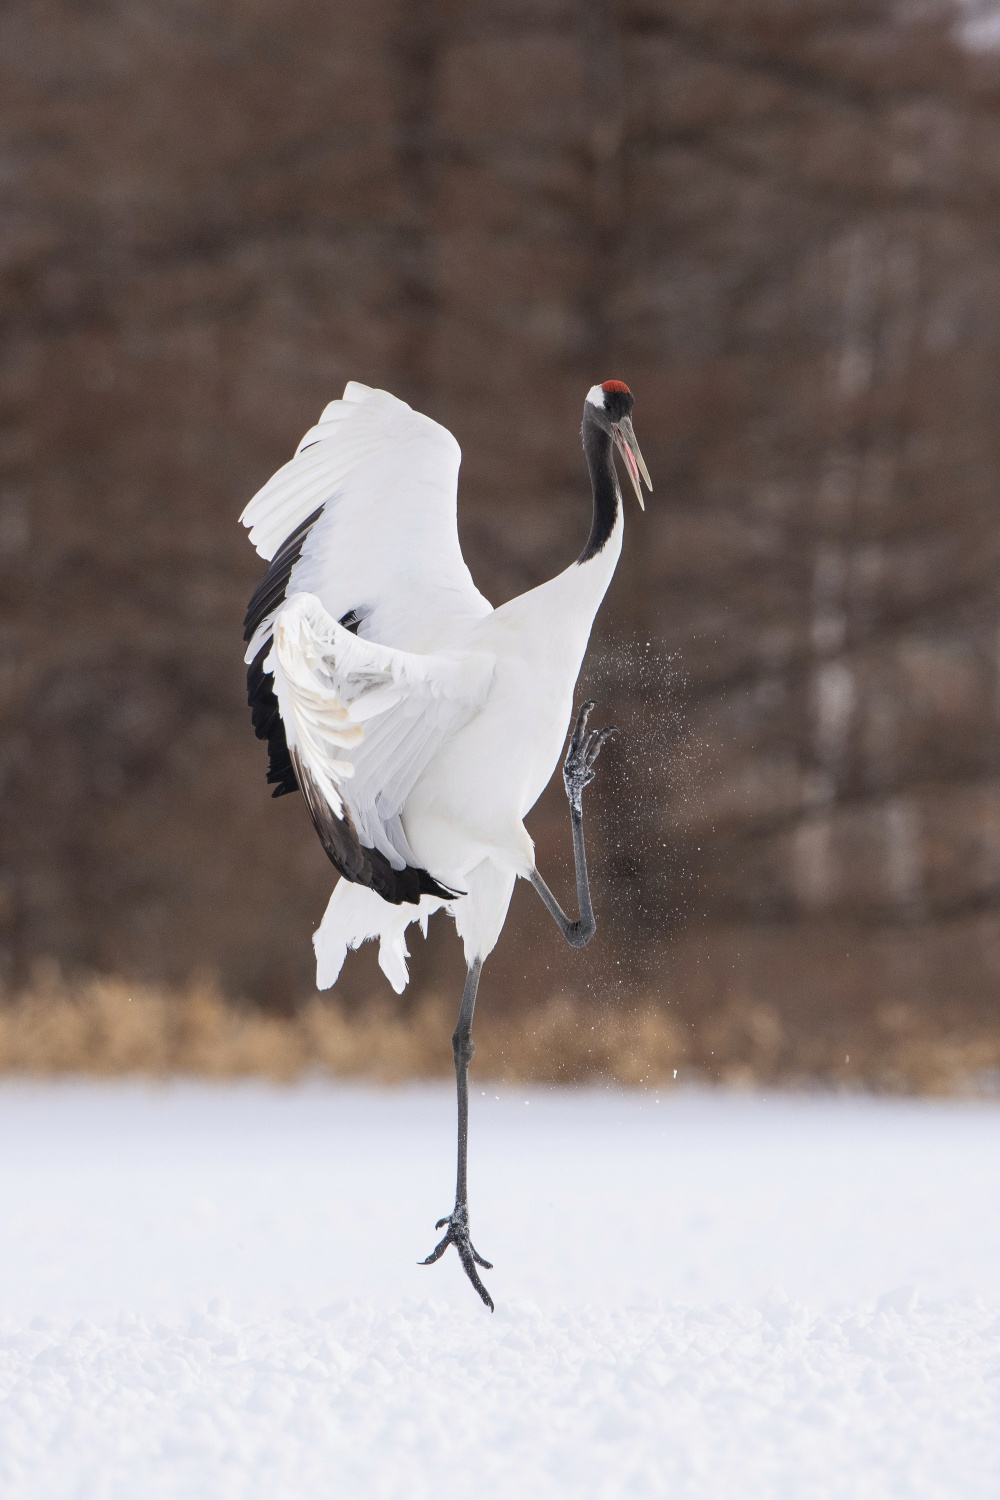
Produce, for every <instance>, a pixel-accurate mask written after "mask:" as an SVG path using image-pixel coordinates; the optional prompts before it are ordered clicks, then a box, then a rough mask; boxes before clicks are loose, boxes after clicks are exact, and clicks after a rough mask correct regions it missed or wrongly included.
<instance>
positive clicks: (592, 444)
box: [577, 402, 622, 563]
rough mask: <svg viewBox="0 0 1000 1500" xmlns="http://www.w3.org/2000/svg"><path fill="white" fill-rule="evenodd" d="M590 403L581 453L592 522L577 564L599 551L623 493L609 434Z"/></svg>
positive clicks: (585, 412)
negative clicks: (591, 494) (591, 493)
mask: <svg viewBox="0 0 1000 1500" xmlns="http://www.w3.org/2000/svg"><path fill="white" fill-rule="evenodd" d="M591 412H592V407H591V405H590V403H589V402H587V403H586V405H585V406H584V408H583V451H584V453H585V454H586V455H587V468H588V469H589V470H590V483H591V485H592V487H593V491H594V519H593V523H592V524H591V528H590V536H589V537H588V539H587V545H586V547H584V549H583V551H582V552H581V553H580V556H579V557H578V558H577V562H581V563H585V562H589V561H590V559H591V558H592V557H596V556H597V554H598V553H599V552H600V551H602V549H603V547H604V544H605V543H606V542H607V540H608V537H609V536H610V535H611V533H612V532H613V531H614V529H615V522H616V521H617V520H618V507H619V505H621V503H622V492H621V489H620V488H619V485H618V475H617V474H616V472H615V460H614V456H613V453H612V442H611V434H610V432H608V431H607V430H606V429H605V428H604V427H602V426H601V424H600V422H599V421H598V420H597V417H596V415H593V416H592V415H591Z"/></svg>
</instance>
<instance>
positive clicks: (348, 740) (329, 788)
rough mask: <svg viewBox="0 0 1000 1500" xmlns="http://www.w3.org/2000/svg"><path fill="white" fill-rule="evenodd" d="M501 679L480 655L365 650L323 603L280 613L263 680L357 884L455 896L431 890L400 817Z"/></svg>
mask: <svg viewBox="0 0 1000 1500" xmlns="http://www.w3.org/2000/svg"><path fill="white" fill-rule="evenodd" d="M493 668H494V660H493V657H492V656H488V655H485V654H481V653H473V652H468V651H465V652H463V651H451V652H448V651H438V652H431V653H428V654H426V655H419V654H416V653H413V652H409V651H397V650H394V649H392V648H391V647H387V646H382V645H379V644H377V643H375V642H372V641H366V640H363V639H359V638H358V636H356V635H353V634H352V633H351V632H350V631H348V630H345V629H344V627H343V626H342V625H340V624H338V622H337V621H336V620H335V619H334V618H333V616H332V615H330V614H329V613H328V611H327V610H326V609H325V608H324V607H323V604H322V603H321V602H320V600H319V599H318V598H316V596H315V595H314V594H308V593H298V594H295V595H293V596H292V597H291V598H290V599H288V600H287V602H285V603H284V604H283V605H282V606H281V608H280V609H279V610H278V612H277V614H276V616H275V619H274V645H273V649H272V651H271V654H270V656H269V658H268V659H267V660H266V661H265V662H264V669H265V671H268V672H273V674H274V689H275V693H276V695H277V699H278V705H279V708H280V712H281V717H282V719H283V720H284V725H285V734H286V738H287V744H288V751H289V755H290V757H291V761H292V765H293V767H294V769H295V774H296V779H297V780H298V783H299V786H300V787H301V789H302V792H303V794H304V796H305V799H306V802H307V804H308V807H309V811H310V814H311V816H312V819H313V822H314V824H315V826H316V830H317V832H318V833H319V836H320V839H321V840H322V842H323V846H324V848H325V849H326V851H327V853H328V855H329V856H330V858H331V860H333V862H334V864H335V865H336V866H337V868H338V869H340V870H341V871H342V872H343V873H344V874H345V875H346V876H347V877H348V879H350V880H356V881H359V882H360V883H361V884H363V885H370V886H372V887H373V889H375V890H377V891H378V892H379V894H380V895H384V896H385V898H386V899H387V900H391V901H397V902H398V901H400V900H405V901H413V900H419V898H420V894H421V893H425V894H435V893H438V894H447V892H445V891H443V890H442V889H441V888H440V887H436V886H435V883H434V882H433V880H431V882H430V885H429V886H428V885H427V884H426V882H425V883H423V884H421V883H420V878H421V876H424V875H425V874H426V872H422V871H420V870H419V869H418V868H417V860H416V858H415V856H414V855H413V852H412V850H411V849H410V848H409V845H408V844H407V842H406V836H405V834H404V832H403V827H402V823H401V821H400V814H401V812H402V809H403V805H404V803H405V801H406V798H407V796H408V795H409V793H410V791H411V790H412V788H413V785H414V783H415V782H416V780H417V778H418V776H419V775H420V773H421V772H422V771H423V770H424V768H425V767H426V766H427V764H428V762H429V761H430V759H431V757H432V756H433V755H434V753H435V751H436V750H437V749H438V747H439V746H440V745H441V744H442V743H443V742H444V740H445V739H446V738H447V737H448V736H449V735H450V734H453V733H454V732H455V731H456V730H457V729H459V728H460V727H461V726H462V725H463V724H465V723H467V722H468V721H469V719H471V718H472V716H473V714H475V713H476V712H477V710H478V709H479V708H480V706H481V705H482V703H483V702H484V700H485V698H486V694H487V692H488V690H489V686H490V683H491V681H492V679H493ZM373 851H374V853H373ZM379 856H381V858H379ZM393 872H396V875H394V874H393ZM397 875H398V877H399V878H398V879H397V878H396V876H397ZM383 887H384V888H383ZM411 887H412V889H410V888H411ZM400 893H402V894H400Z"/></svg>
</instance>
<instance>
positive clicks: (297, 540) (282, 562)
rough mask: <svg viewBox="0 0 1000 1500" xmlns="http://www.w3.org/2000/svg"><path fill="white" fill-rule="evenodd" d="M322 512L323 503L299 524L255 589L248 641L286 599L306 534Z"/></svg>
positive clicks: (249, 608) (248, 614)
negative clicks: (286, 591) (286, 592)
mask: <svg viewBox="0 0 1000 1500" xmlns="http://www.w3.org/2000/svg"><path fill="white" fill-rule="evenodd" d="M322 514H323V507H322V505H320V506H318V507H317V508H316V510H314V511H313V513H312V515H311V516H306V519H305V520H304V521H303V522H302V524H301V525H300V526H296V528H295V530H294V531H293V532H292V533H291V534H290V535H289V536H287V537H286V538H285V540H284V541H283V542H282V544H281V546H280V547H279V548H278V550H277V552H276V553H275V554H274V556H273V558H272V559H271V564H270V566H269V568H268V570H267V572H266V573H265V574H264V576H263V578H262V579H261V581H260V583H259V584H258V585H257V587H256V588H255V589H254V591H253V595H252V597H251V599H250V603H249V604H248V605H247V612H246V618H245V619H244V621H243V639H244V640H245V641H249V640H252V639H253V635H254V632H255V631H256V629H257V627H258V626H259V625H261V624H262V623H263V622H264V620H266V619H267V617H268V615H271V614H273V613H274V611H275V609H276V608H277V607H278V605H279V604H281V603H282V601H283V600H284V597H285V590H286V589H287V588H288V580H289V578H290V577H291V575H292V569H293V568H294V567H295V564H296V563H297V562H298V560H299V558H300V557H301V555H302V548H303V546H304V545H305V540H306V537H307V536H308V535H309V532H310V531H311V529H312V527H313V526H315V524H316V522H317V521H318V520H319V518H320V516H321V515H322Z"/></svg>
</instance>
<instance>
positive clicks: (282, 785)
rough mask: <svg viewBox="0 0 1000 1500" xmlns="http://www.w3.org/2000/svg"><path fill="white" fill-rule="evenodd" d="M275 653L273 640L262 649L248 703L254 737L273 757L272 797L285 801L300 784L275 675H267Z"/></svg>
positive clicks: (254, 667) (250, 682)
mask: <svg viewBox="0 0 1000 1500" xmlns="http://www.w3.org/2000/svg"><path fill="white" fill-rule="evenodd" d="M270 650H271V637H270V636H268V638H267V640H266V641H265V642H264V644H263V646H261V648H260V650H259V651H258V652H257V655H256V656H255V657H254V659H253V661H252V662H251V663H250V666H249V668H248V670H247V703H248V705H249V707H250V712H251V717H252V719H253V727H254V733H255V734H256V736H257V738H258V739H259V740H267V750H268V755H269V757H270V760H269V764H268V769H267V780H268V784H269V785H274V791H273V792H272V793H271V796H272V797H285V796H287V795H288V793H289V792H297V791H298V789H299V784H298V781H297V780H296V778H295V767H294V766H293V765H292V761H291V757H290V756H289V753H288V742H287V740H286V739H285V725H284V722H283V720H282V717H281V712H280V709H279V707H278V699H277V695H276V694H275V691H274V673H273V672H265V671H264V662H265V660H266V658H267V655H268V652H269V651H270Z"/></svg>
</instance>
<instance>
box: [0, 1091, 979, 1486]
mask: <svg viewBox="0 0 1000 1500" xmlns="http://www.w3.org/2000/svg"><path fill="white" fill-rule="evenodd" d="M498 1093H499V1097H497V1094H498ZM452 1133H453V1101H452V1095H451V1091H450V1090H449V1089H446V1088H443V1087H442V1088H438V1087H433V1088H431V1087H428V1088H421V1089H408V1090H402V1091H399V1092H377V1091H374V1090H366V1089H360V1088H347V1087H334V1086H323V1085H319V1084H313V1085H309V1086H306V1087H302V1088H296V1089H290V1090H287V1091H282V1090H277V1089H268V1088H266V1087H261V1086H256V1085H255V1086H246V1087H244V1086H237V1087H232V1086H224V1087H223V1086H220V1087H211V1086H201V1085H194V1084H181V1085H170V1086H167V1087H163V1088H159V1089H154V1088H147V1087H144V1086H140V1085H131V1084H130V1085H107V1086H86V1085H39V1086H30V1085H12V1084H8V1085H5V1086H3V1087H0V1494H2V1496H3V1497H4V1500H29V1497H30V1500H51V1497H59V1500H63V1497H65V1500H70V1497H72V1500H90V1497H95V1500H96V1497H100V1500H157V1497H166V1496H170V1497H174V1496H176V1497H183V1500H202V1497H204V1500H257V1497H260V1500H325V1497H337V1500H355V1497H357V1500H383V1497H401V1500H402V1497H405V1500H422V1497H425V1496H426V1497H431V1496H433V1497H435V1500H494V1497H496V1500H520V1497H524V1500H549V1497H574V1500H589V1497H594V1500H598V1497H600V1500H612V1497H623V1500H625V1497H627V1500H631V1497H633V1496H635V1497H639V1496H663V1497H670V1500H688V1497H698V1500H703V1497H704V1500H755V1497H767V1500H807V1497H816V1500H828V1497H839V1496H843V1497H845V1500H846V1497H850V1500H880V1497H883V1496H905V1497H911V1496H912V1497H918V1496H919V1497H924V1496H926V1497H939V1496H940V1497H949V1500H950V1497H955V1500H958V1497H961V1500H975V1497H979V1496H983V1497H985V1496H989V1497H991V1500H995V1497H996V1496H997V1495H1000V1109H998V1108H997V1107H996V1106H995V1105H992V1104H974V1103H969V1104H961V1103H912V1102H877V1101H865V1100H857V1099H849V1098H825V1097H797V1098H789V1097H778V1098H769V1099H764V1098H751V1097H734V1096H731V1095H729V1096H727V1095H725V1094H707V1093H698V1094H684V1093H675V1094H672V1095H669V1096H664V1097H662V1098H660V1100H659V1102H657V1096H656V1095H653V1094H650V1095H642V1094H627V1093H620V1092H602V1091H586V1092H576V1093H571V1092H566V1093H556V1092H549V1091H540V1090H535V1089H532V1090H529V1091H522V1092H519V1093H514V1092H511V1091H498V1090H496V1089H493V1088H490V1089H487V1090H486V1091H485V1092H483V1091H482V1088H481V1086H479V1087H476V1088H475V1089H474V1093H473V1120H472V1211H473V1231H474V1238H475V1241H476V1243H477V1245H478V1247H479V1248H480V1250H482V1251H483V1253H484V1254H485V1255H487V1256H488V1258H490V1259H491V1260H494V1261H495V1262H496V1269H495V1270H494V1271H492V1272H489V1273H486V1277H485V1279H486V1281H487V1284H488V1286H489V1287H490V1289H491V1291H492V1292H493V1295H494V1297H495V1299H496V1302H497V1312H496V1314H495V1316H494V1317H492V1318H491V1317H490V1315H489V1314H488V1313H487V1312H486V1310H485V1309H484V1308H483V1307H482V1306H481V1304H480V1303H479V1302H478V1300H477V1299H476V1297H475V1296H474V1294H473V1293H472V1291H471V1289H470V1288H469V1286H468V1284H467V1283H466V1282H465V1279H464V1277H463V1276H462V1274H461V1271H460V1268H459V1265H458V1262H457V1259H456V1258H455V1255H454V1252H453V1251H449V1253H448V1255H447V1256H446V1258H445V1259H444V1260H443V1261H442V1262H441V1263H439V1264H438V1265H436V1266H433V1267H426V1268H425V1267H421V1266H417V1265H416V1261H417V1260H418V1259H419V1258H420V1257H421V1256H423V1255H425V1254H426V1253H427V1252H428V1251H429V1250H430V1248H431V1247H432V1245H433V1244H434V1243H435V1239H436V1235H435V1232H434V1228H433V1224H434V1220H435V1219H436V1218H438V1217H440V1216H441V1215H442V1214H443V1213H445V1212H446V1211H447V1210H448V1208H449V1207H450V1202H451V1193H452V1188H453V1176H452V1174H453V1149H454V1148H453V1138H452Z"/></svg>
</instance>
